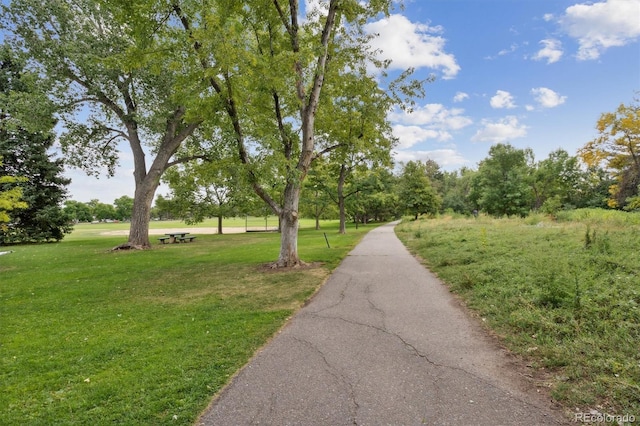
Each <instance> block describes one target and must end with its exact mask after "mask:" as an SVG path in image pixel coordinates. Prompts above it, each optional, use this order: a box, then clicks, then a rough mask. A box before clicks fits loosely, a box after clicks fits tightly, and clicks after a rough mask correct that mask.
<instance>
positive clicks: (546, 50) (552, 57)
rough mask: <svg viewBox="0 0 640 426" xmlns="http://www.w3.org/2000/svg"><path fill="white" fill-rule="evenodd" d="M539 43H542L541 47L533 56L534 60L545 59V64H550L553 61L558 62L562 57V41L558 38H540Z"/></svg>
mask: <svg viewBox="0 0 640 426" xmlns="http://www.w3.org/2000/svg"><path fill="white" fill-rule="evenodd" d="M540 44H542V45H543V48H542V49H540V50H539V51H538V53H536V54H535V55H534V56H533V59H535V60H536V61H540V60H545V59H546V61H547V64H552V63H554V62H558V61H559V60H560V58H562V55H563V53H564V52H563V50H562V43H561V42H560V41H559V40H556V39H553V38H548V39H545V40H541V41H540Z"/></svg>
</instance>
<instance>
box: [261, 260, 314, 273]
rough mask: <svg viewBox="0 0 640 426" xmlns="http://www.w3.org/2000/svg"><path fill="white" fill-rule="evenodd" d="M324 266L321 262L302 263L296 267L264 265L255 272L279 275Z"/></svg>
mask: <svg viewBox="0 0 640 426" xmlns="http://www.w3.org/2000/svg"><path fill="white" fill-rule="evenodd" d="M323 265H324V263H323V262H312V263H306V262H305V263H302V264H300V265H296V266H287V267H281V268H279V267H275V266H274V264H273V263H264V264H262V265H260V266H258V268H257V270H258V271H259V272H264V273H269V274H279V273H286V272H298V271H308V270H310V269H317V268H320V267H322V266H323Z"/></svg>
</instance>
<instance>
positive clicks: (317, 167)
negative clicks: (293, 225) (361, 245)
mask: <svg viewBox="0 0 640 426" xmlns="http://www.w3.org/2000/svg"><path fill="white" fill-rule="evenodd" d="M335 192H336V191H335V182H334V179H333V176H331V175H330V173H329V166H328V164H327V161H326V159H324V158H322V157H320V158H318V159H316V160H315V161H314V163H313V167H312V168H311V170H310V171H309V175H308V176H307V179H306V180H305V182H304V188H303V190H302V194H301V199H300V213H301V215H302V216H306V217H313V218H314V219H315V222H316V225H315V228H316V230H319V229H320V219H323V218H324V219H335V218H337V217H339V214H338V212H337V210H336V202H335V197H332V194H334V193H335Z"/></svg>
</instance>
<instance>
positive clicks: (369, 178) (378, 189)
mask: <svg viewBox="0 0 640 426" xmlns="http://www.w3.org/2000/svg"><path fill="white" fill-rule="evenodd" d="M352 185H353V186H354V187H355V188H357V192H356V196H355V197H352V198H351V200H350V203H349V206H348V209H349V211H351V212H352V215H353V218H354V220H355V221H356V224H357V223H358V221H360V222H362V223H365V224H366V223H368V222H369V221H370V220H375V221H385V220H392V219H395V218H397V217H399V216H400V215H402V212H401V211H399V210H398V205H399V204H400V202H399V197H398V194H397V193H396V189H397V178H396V176H394V175H393V173H392V172H391V169H390V168H387V167H373V168H370V169H366V170H359V171H357V172H356V173H355V175H354V179H353V183H352Z"/></svg>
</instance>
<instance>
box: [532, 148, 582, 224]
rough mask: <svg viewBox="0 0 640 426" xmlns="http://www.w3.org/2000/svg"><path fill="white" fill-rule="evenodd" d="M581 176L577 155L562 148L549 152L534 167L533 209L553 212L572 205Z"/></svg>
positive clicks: (575, 199) (575, 200) (575, 198)
mask: <svg viewBox="0 0 640 426" xmlns="http://www.w3.org/2000/svg"><path fill="white" fill-rule="evenodd" d="M583 176H584V172H583V171H582V170H581V169H580V164H579V163H578V158H577V157H572V156H570V155H569V153H567V151H565V150H563V149H557V150H556V151H553V152H551V153H550V154H549V157H547V158H546V159H544V160H542V161H540V162H539V163H538V164H536V167H535V173H534V177H533V186H532V187H533V194H534V205H533V207H534V209H542V210H543V211H545V212H546V213H555V211H556V210H559V209H560V208H566V207H574V206H575V205H576V202H577V194H578V185H579V182H580V180H581V179H582V178H583Z"/></svg>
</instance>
